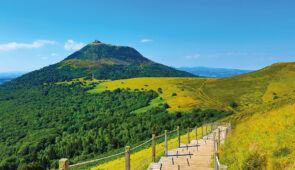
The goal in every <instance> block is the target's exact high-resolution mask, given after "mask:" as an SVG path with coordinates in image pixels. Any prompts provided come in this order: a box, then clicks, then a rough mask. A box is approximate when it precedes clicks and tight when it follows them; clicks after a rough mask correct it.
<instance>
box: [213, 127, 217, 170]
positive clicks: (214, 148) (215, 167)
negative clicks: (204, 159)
mask: <svg viewBox="0 0 295 170" xmlns="http://www.w3.org/2000/svg"><path fill="white" fill-rule="evenodd" d="M213 151H214V170H217V160H216V157H215V152H216V140H215V132H214V133H213Z"/></svg>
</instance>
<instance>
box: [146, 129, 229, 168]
mask: <svg viewBox="0 0 295 170" xmlns="http://www.w3.org/2000/svg"><path fill="white" fill-rule="evenodd" d="M218 128H219V129H220V132H221V133H220V138H221V143H223V142H224V138H225V133H226V127H222V126H219V127H218ZM217 131H218V129H216V130H215V131H214V132H216V134H217ZM213 155H214V142H213V133H210V134H209V135H207V136H204V137H203V138H202V139H199V140H192V141H191V142H190V143H189V144H181V145H180V148H176V149H173V150H170V151H168V156H163V157H161V159H160V161H159V162H158V163H151V164H150V165H149V167H148V170H174V169H175V170H209V169H210V170H212V169H213V168H212V167H213V166H211V162H212V160H213V158H212V157H213Z"/></svg>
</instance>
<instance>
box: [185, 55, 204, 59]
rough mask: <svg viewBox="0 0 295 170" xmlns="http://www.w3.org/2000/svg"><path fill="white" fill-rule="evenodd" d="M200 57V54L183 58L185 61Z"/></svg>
mask: <svg viewBox="0 0 295 170" xmlns="http://www.w3.org/2000/svg"><path fill="white" fill-rule="evenodd" d="M200 57H201V55H200V54H195V55H188V56H184V58H186V59H198V58H200Z"/></svg>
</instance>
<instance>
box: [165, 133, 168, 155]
mask: <svg viewBox="0 0 295 170" xmlns="http://www.w3.org/2000/svg"><path fill="white" fill-rule="evenodd" d="M165 156H168V139H167V130H165Z"/></svg>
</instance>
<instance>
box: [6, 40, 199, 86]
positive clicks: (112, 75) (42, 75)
mask: <svg viewBox="0 0 295 170" xmlns="http://www.w3.org/2000/svg"><path fill="white" fill-rule="evenodd" d="M80 77H86V78H87V79H91V78H96V79H126V78H132V77H195V75H193V74H190V73H187V72H184V71H179V70H176V69H174V68H171V67H168V66H165V65H162V64H158V63H155V62H153V61H151V60H149V59H147V58H145V57H143V56H142V55H141V54H140V53H139V52H137V51H136V50H135V49H133V48H131V47H124V46H114V45H108V44H104V43H90V44H88V45H86V46H85V47H83V48H82V49H81V50H79V51H77V52H75V53H73V54H72V55H70V56H68V57H67V58H66V59H65V60H63V61H61V62H59V63H56V64H53V65H50V66H47V67H44V68H42V69H40V70H36V71H33V72H31V73H28V74H26V75H24V76H21V77H19V78H17V79H15V80H14V81H11V82H10V83H8V86H14V87H16V88H17V87H18V84H21V86H27V87H28V88H29V87H31V86H32V85H42V84H44V83H55V82H60V81H66V80H67V81H69V80H71V79H73V78H80Z"/></svg>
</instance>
